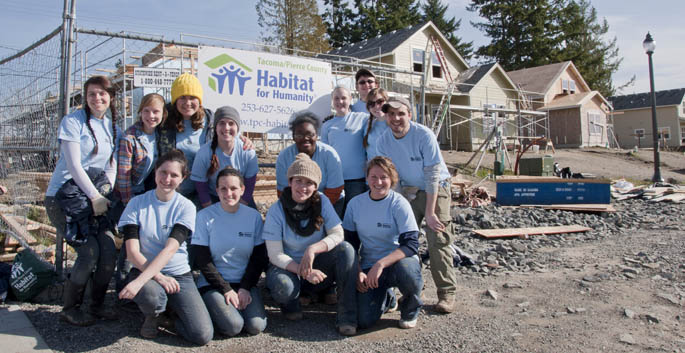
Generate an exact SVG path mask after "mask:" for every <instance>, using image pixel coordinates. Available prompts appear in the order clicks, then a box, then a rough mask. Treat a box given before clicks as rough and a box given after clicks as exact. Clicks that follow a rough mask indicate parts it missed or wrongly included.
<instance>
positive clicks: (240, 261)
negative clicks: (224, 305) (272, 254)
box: [192, 202, 264, 288]
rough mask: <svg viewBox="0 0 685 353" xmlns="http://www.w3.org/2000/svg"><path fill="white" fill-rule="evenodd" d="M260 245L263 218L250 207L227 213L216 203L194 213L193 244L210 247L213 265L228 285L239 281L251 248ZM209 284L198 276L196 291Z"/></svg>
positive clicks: (250, 253) (243, 272)
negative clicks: (195, 219) (195, 214)
mask: <svg viewBox="0 0 685 353" xmlns="http://www.w3.org/2000/svg"><path fill="white" fill-rule="evenodd" d="M263 243H264V241H263V240H262V215H261V214H260V213H259V212H258V211H256V210H255V209H253V208H250V207H247V206H244V205H240V207H239V208H238V211H236V212H235V213H230V212H226V211H224V209H223V208H222V207H221V203H219V202H217V203H215V204H213V205H211V206H209V207H207V208H205V209H203V210H201V211H200V212H198V213H197V222H195V233H194V234H193V240H192V244H193V245H204V246H208V247H209V251H210V252H211V253H212V262H214V266H216V269H217V271H218V272H219V273H220V274H221V277H223V278H224V280H226V281H227V282H228V283H239V282H240V280H242V278H243V275H244V274H245V269H247V264H248V262H249V261H250V256H251V255H252V250H253V248H254V247H255V246H257V245H260V244H263ZM208 285H209V282H207V280H206V279H205V277H204V276H202V275H200V278H199V279H198V282H197V286H198V288H201V287H204V286H208Z"/></svg>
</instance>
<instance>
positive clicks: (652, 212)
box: [421, 199, 685, 276]
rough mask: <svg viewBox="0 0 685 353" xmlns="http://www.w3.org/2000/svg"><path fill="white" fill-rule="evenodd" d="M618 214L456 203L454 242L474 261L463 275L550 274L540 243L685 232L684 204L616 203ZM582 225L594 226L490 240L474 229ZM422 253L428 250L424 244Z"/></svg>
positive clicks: (551, 261)
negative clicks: (648, 231) (641, 232)
mask: <svg viewBox="0 0 685 353" xmlns="http://www.w3.org/2000/svg"><path fill="white" fill-rule="evenodd" d="M614 207H615V208H616V212H573V211H561V210H545V209H541V208H519V207H510V206H507V207H503V206H498V205H496V204H490V205H487V206H484V207H479V208H461V207H453V209H452V216H453V220H454V227H455V232H456V234H457V240H456V241H455V243H454V245H455V246H456V247H458V248H459V249H461V250H462V251H463V252H465V253H467V254H469V255H470V256H471V258H472V259H473V262H474V263H475V265H473V266H461V267H459V270H460V271H461V272H462V273H464V274H474V275H481V276H482V275H489V274H495V275H496V274H501V273H506V272H507V271H513V272H546V271H547V270H549V268H550V266H556V265H559V266H561V265H562V264H557V263H555V262H556V261H555V260H554V259H553V258H549V256H550V255H549V254H539V253H537V252H536V249H539V248H541V247H563V246H570V245H576V244H577V243H578V242H593V241H596V240H599V239H602V238H605V237H610V236H625V235H626V234H630V231H631V230H637V229H666V230H683V228H684V227H683V225H682V224H681V220H682V219H685V205H683V204H672V203H663V202H660V203H657V202H648V201H644V200H639V199H632V200H625V201H621V202H620V203H617V204H614ZM568 225H581V226H586V227H589V228H592V230H590V231H587V232H582V233H568V234H555V235H532V236H530V237H524V238H508V239H485V238H483V237H481V236H479V235H477V234H475V233H474V232H473V230H475V229H501V228H525V227H546V226H568ZM421 251H423V252H425V251H426V250H425V244H422V247H421Z"/></svg>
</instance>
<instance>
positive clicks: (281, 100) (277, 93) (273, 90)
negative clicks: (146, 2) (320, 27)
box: [198, 46, 333, 133]
mask: <svg viewBox="0 0 685 353" xmlns="http://www.w3.org/2000/svg"><path fill="white" fill-rule="evenodd" d="M198 78H199V79H200V82H201V83H202V87H203V90H204V97H203V102H202V104H203V105H204V106H205V107H206V108H209V109H212V110H216V109H217V108H219V107H221V106H224V105H230V106H232V107H234V108H236V109H237V110H238V111H239V112H240V127H241V130H242V131H246V132H262V133H263V132H268V133H287V132H288V119H289V118H290V116H291V115H292V114H293V113H294V112H297V111H300V110H305V109H309V110H312V111H314V112H315V113H317V112H318V114H319V115H322V114H326V115H327V114H328V113H330V110H331V108H330V107H331V101H330V93H331V90H332V89H333V81H332V77H331V64H330V63H327V62H323V61H317V60H312V59H304V58H299V57H294V56H284V55H277V54H270V53H263V52H250V51H244V50H236V49H226V48H216V47H204V46H201V47H199V54H198ZM322 108H323V109H322ZM323 117H324V116H320V118H323Z"/></svg>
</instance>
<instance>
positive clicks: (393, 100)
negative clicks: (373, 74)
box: [381, 97, 411, 113]
mask: <svg viewBox="0 0 685 353" xmlns="http://www.w3.org/2000/svg"><path fill="white" fill-rule="evenodd" d="M402 106H405V107H407V111H409V112H411V103H409V101H408V100H407V99H406V98H404V97H390V98H388V101H387V102H386V103H385V104H384V105H383V108H382V109H381V110H382V111H383V113H387V112H388V109H389V108H390V107H393V108H395V109H399V108H401V107H402Z"/></svg>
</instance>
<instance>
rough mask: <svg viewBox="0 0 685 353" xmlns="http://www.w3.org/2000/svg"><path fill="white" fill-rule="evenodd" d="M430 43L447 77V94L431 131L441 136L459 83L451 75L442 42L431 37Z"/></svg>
mask: <svg viewBox="0 0 685 353" xmlns="http://www.w3.org/2000/svg"><path fill="white" fill-rule="evenodd" d="M430 42H431V43H432V44H433V48H435V54H436V56H437V57H438V62H440V70H442V74H443V75H444V77H445V81H447V93H446V94H445V95H443V96H442V98H441V99H440V106H439V107H438V112H437V116H436V117H435V119H433V124H432V126H431V130H432V131H433V133H434V134H435V136H439V135H440V129H441V128H442V124H443V122H444V121H445V118H446V117H447V114H449V111H450V102H451V100H452V93H453V92H454V90H455V89H456V88H457V81H455V80H454V79H453V78H452V74H451V73H450V70H449V67H448V66H447V60H446V59H445V54H444V53H443V51H442V47H441V46H440V42H439V41H438V39H436V38H435V36H431V37H430ZM426 55H431V54H430V53H429V52H426Z"/></svg>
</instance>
